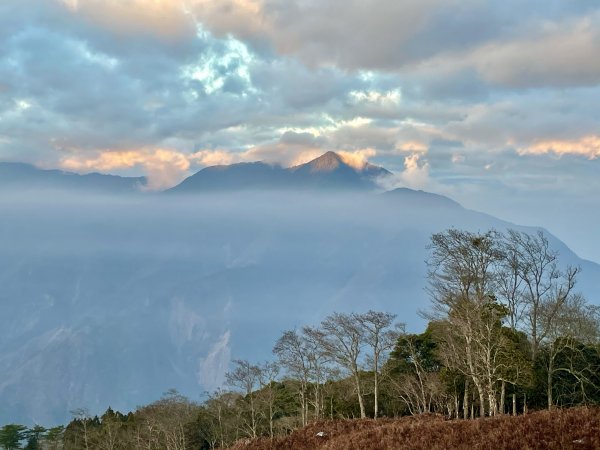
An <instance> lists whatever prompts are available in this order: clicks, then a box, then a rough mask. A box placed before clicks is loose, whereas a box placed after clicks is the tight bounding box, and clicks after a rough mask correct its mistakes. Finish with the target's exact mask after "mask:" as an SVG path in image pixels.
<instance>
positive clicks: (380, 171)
mask: <svg viewBox="0 0 600 450" xmlns="http://www.w3.org/2000/svg"><path fill="white" fill-rule="evenodd" d="M387 175H391V172H389V171H387V170H386V169H384V168H383V167H379V166H375V165H372V164H368V163H366V164H364V165H363V166H361V167H354V165H351V164H348V162H346V161H344V158H343V157H342V156H340V155H339V154H337V153H335V152H331V151H330V152H327V153H325V154H323V155H321V156H319V157H318V158H316V159H313V160H312V161H309V162H307V163H305V164H300V165H297V166H293V167H289V168H284V167H281V166H278V165H271V164H267V163H264V162H254V163H238V164H231V165H228V166H211V167H207V168H205V169H202V170H200V171H199V172H198V173H196V174H194V175H192V176H191V177H189V178H186V179H185V180H184V181H183V182H181V184H179V185H178V186H175V187H174V188H172V189H170V192H181V193H194V192H207V191H234V190H269V189H282V190H304V189H308V190H311V189H328V190H363V191H369V190H374V189H376V188H377V178H378V177H381V176H387Z"/></svg>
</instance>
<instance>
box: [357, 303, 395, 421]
mask: <svg viewBox="0 0 600 450" xmlns="http://www.w3.org/2000/svg"><path fill="white" fill-rule="evenodd" d="M354 318H355V319H356V321H357V322H358V323H359V325H360V326H361V327H362V328H363V333H364V339H365V342H366V343H367V344H368V345H369V346H370V347H371V355H370V360H371V361H372V364H373V394H374V413H373V417H374V418H375V419H377V416H378V415H379V367H380V363H381V358H382V356H383V355H384V354H385V352H387V351H389V350H391V349H392V348H393V347H394V344H395V343H396V340H397V339H398V336H399V335H400V331H399V329H398V328H399V327H400V326H401V325H400V324H398V325H397V328H396V329H391V328H392V326H393V325H394V320H395V319H396V315H395V314H391V313H386V312H378V311H373V310H369V311H368V312H366V313H364V314H354Z"/></svg>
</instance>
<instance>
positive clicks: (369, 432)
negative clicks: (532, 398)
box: [232, 408, 600, 450]
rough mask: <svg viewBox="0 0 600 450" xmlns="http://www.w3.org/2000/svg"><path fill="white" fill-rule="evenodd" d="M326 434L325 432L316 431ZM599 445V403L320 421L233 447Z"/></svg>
mask: <svg viewBox="0 0 600 450" xmlns="http://www.w3.org/2000/svg"><path fill="white" fill-rule="evenodd" d="M319 432H324V433H326V436H325V437H319V436H317V433H319ZM242 449H243V450H267V449H269V450H271V449H272V450H284V449H285V450H288V449H289V450H304V449H306V450H313V449H323V450H325V449H329V450H334V449H344V450H359V449H360V450H367V449H368V450H384V449H385V450H388V449H398V450H400V449H410V450H421V449H422V450H437V449H439V450H441V449H444V450H446V449H465V450H466V449H469V450H471V449H495V450H500V449H506V450H514V449H528V450H529V449H531V450H532V449H540V450H542V449H544V450H547V449H557V450H558V449H561V450H564V449H580V450H584V449H600V408H572V409H565V410H559V409H557V410H554V411H540V412H535V413H531V414H528V415H525V416H517V417H512V416H501V417H494V418H485V419H477V420H446V419H444V418H443V417H440V416H433V415H430V416H421V417H404V418H401V419H380V420H377V421H374V420H368V419H367V420H338V421H330V422H319V423H315V424H312V425H309V426H307V427H304V428H301V429H299V430H297V431H295V432H293V433H292V434H290V435H289V436H286V437H281V438H276V439H274V440H273V441H271V440H269V439H266V438H261V439H256V440H248V441H240V442H238V443H237V444H236V445H235V446H234V447H233V448H232V450H242Z"/></svg>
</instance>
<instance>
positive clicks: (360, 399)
mask: <svg viewBox="0 0 600 450" xmlns="http://www.w3.org/2000/svg"><path fill="white" fill-rule="evenodd" d="M354 382H355V383H356V394H357V395H358V406H360V418H361V419H364V418H365V417H367V413H366V412H365V403H364V401H363V397H362V391H361V389H360V377H359V375H358V369H357V370H356V371H355V372H354Z"/></svg>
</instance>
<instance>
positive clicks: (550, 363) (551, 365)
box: [546, 349, 554, 409]
mask: <svg viewBox="0 0 600 450" xmlns="http://www.w3.org/2000/svg"><path fill="white" fill-rule="evenodd" d="M550 352H552V349H550ZM552 372H554V359H553V358H552V354H550V356H549V359H548V389H547V391H546V394H547V396H548V409H552V405H553V403H554V400H553V398H552V378H553V377H552Z"/></svg>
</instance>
